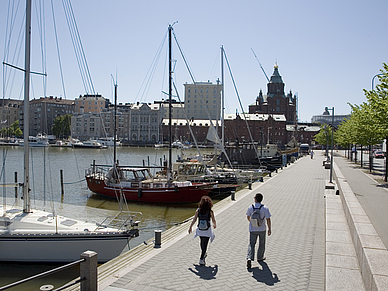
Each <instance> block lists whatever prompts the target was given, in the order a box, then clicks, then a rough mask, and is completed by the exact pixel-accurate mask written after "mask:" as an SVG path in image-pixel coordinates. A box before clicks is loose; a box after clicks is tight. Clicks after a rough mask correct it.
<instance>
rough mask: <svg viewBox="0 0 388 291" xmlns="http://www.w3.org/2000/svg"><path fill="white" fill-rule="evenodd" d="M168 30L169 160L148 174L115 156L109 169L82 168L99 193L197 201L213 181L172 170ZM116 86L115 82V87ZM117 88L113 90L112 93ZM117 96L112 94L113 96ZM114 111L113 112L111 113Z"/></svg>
mask: <svg viewBox="0 0 388 291" xmlns="http://www.w3.org/2000/svg"><path fill="white" fill-rule="evenodd" d="M171 32H172V26H171V25H170V26H169V28H168V35H169V132H170V135H169V136H170V139H169V163H168V167H167V169H165V170H164V173H162V174H160V175H155V176H153V175H151V173H150V170H149V169H148V168H144V167H143V168H137V167H130V166H120V165H119V163H118V161H116V157H115V158H114V161H115V162H114V165H113V167H112V168H111V169H109V170H106V169H104V168H103V167H101V166H97V165H93V166H92V167H91V168H89V169H88V170H87V171H86V175H85V178H86V181H87V185H88V187H89V189H90V191H92V192H95V193H97V194H100V195H105V196H110V197H118V196H119V195H123V196H124V197H125V199H126V200H127V201H136V202H144V203H197V202H199V201H200V200H201V197H202V196H204V195H207V194H209V192H210V191H211V190H212V189H213V187H214V185H215V183H207V182H191V181H177V180H174V179H173V174H172V161H171V157H172V153H171V148H172V134H171V132H172V130H171V124H172V122H171V103H172V101H171V100H172V59H171ZM115 88H117V86H116V87H115ZM116 93H117V90H115V96H117V95H116ZM116 98H117V97H115V100H116ZM115 115H116V113H115Z"/></svg>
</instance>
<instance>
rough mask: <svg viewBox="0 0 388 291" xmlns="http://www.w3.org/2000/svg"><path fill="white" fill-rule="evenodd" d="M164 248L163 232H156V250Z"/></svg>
mask: <svg viewBox="0 0 388 291" xmlns="http://www.w3.org/2000/svg"><path fill="white" fill-rule="evenodd" d="M161 246H162V231H161V230H155V246H154V248H160V247H161Z"/></svg>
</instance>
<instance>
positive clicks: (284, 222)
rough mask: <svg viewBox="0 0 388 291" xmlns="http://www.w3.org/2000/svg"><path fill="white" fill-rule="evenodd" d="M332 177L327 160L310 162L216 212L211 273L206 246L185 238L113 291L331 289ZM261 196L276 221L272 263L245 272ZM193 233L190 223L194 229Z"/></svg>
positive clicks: (246, 192) (294, 166)
mask: <svg viewBox="0 0 388 291" xmlns="http://www.w3.org/2000/svg"><path fill="white" fill-rule="evenodd" d="M328 178H329V171H328V170H325V169H324V167H322V159H320V158H318V156H317V157H316V158H314V159H310V157H304V158H301V159H299V160H297V161H296V162H295V163H294V164H291V165H290V166H288V167H287V168H284V169H283V171H281V173H279V174H276V176H274V177H272V178H271V179H269V180H267V181H265V182H264V183H260V182H257V183H254V184H253V190H248V189H244V190H242V191H240V192H241V193H238V194H239V195H237V199H236V201H235V202H233V203H230V206H229V207H228V208H227V209H223V210H220V211H216V213H215V215H216V220H217V228H216V230H215V234H216V238H215V240H214V242H213V243H211V244H210V247H209V249H208V256H207V258H206V266H199V265H198V260H199V255H200V248H199V239H198V238H196V239H193V235H192V234H190V235H189V234H187V235H185V236H184V237H183V238H182V239H180V240H178V241H177V242H175V243H174V244H172V245H171V246H170V247H168V248H164V249H163V245H162V248H161V249H160V252H159V253H157V255H155V256H152V257H151V258H150V259H147V260H145V261H144V263H142V264H140V265H139V266H138V267H136V268H133V269H131V270H129V272H128V273H126V274H124V275H123V276H120V278H118V279H117V280H116V281H115V282H113V283H111V284H110V286H109V287H107V288H105V289H104V290H106V291H108V290H109V291H113V290H249V289H253V288H255V289H257V288H260V290H267V289H268V290H324V289H325V222H324V219H325V215H324V205H325V202H324V191H325V183H326V181H327V180H328ZM257 192H261V193H263V195H264V199H263V203H264V204H266V205H267V206H268V207H269V209H270V211H271V214H272V218H271V219H272V235H271V236H269V237H267V244H266V258H267V259H266V261H264V262H261V263H260V264H259V263H257V262H252V269H251V270H250V271H248V270H247V268H246V252H247V247H248V239H249V233H248V221H247V219H246V215H245V213H246V209H247V208H248V206H249V205H251V204H252V203H253V196H254V194H256V193H257ZM187 228H188V224H187Z"/></svg>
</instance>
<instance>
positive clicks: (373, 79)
mask: <svg viewBox="0 0 388 291" xmlns="http://www.w3.org/2000/svg"><path fill="white" fill-rule="evenodd" d="M382 75H383V74H376V75H374V76H373V78H372V90H373V88H374V81H375V78H376V77H377V76H382Z"/></svg>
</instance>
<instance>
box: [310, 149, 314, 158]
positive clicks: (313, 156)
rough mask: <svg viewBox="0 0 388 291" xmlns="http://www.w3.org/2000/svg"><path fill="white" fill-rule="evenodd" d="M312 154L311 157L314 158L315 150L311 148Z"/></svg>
mask: <svg viewBox="0 0 388 291" xmlns="http://www.w3.org/2000/svg"><path fill="white" fill-rule="evenodd" d="M310 155H311V158H312V159H313V158H314V151H313V150H311V152H310Z"/></svg>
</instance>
